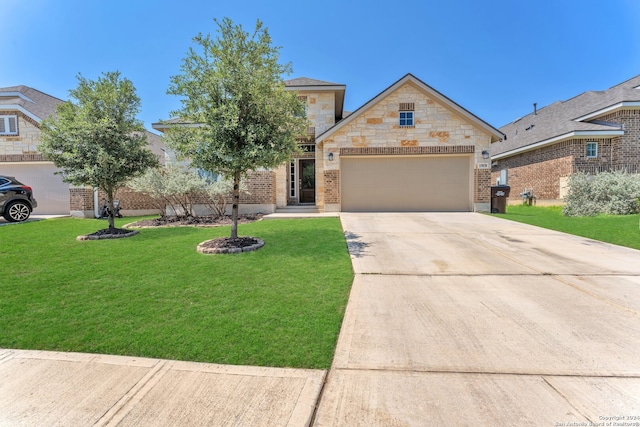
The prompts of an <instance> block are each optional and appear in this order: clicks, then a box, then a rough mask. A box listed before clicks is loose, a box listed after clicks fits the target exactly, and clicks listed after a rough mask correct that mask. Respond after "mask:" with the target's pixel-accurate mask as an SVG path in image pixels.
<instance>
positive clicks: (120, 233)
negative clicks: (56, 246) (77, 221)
mask: <svg viewBox="0 0 640 427" xmlns="http://www.w3.org/2000/svg"><path fill="white" fill-rule="evenodd" d="M139 232H140V231H138V230H129V229H126V228H103V229H102V230H98V231H96V232H94V233H91V234H85V235H83V236H78V237H76V240H104V239H122V238H124V237H131V236H135V235H136V234H138V233H139Z"/></svg>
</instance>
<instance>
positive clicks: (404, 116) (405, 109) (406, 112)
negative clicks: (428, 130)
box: [398, 102, 416, 127]
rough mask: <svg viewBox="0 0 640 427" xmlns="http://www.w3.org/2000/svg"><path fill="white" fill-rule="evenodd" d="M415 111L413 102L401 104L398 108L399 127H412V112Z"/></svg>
mask: <svg viewBox="0 0 640 427" xmlns="http://www.w3.org/2000/svg"><path fill="white" fill-rule="evenodd" d="M415 109H416V104H415V103H414V102H401V103H400V106H399V108H398V111H399V112H400V113H399V117H400V126H401V127H410V126H413V112H414V110H415Z"/></svg>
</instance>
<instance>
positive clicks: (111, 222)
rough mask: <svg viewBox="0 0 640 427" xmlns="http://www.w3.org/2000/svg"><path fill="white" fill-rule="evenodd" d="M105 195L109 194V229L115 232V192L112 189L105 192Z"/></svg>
mask: <svg viewBox="0 0 640 427" xmlns="http://www.w3.org/2000/svg"><path fill="white" fill-rule="evenodd" d="M105 193H107V207H108V208H109V218H108V220H109V229H110V230H113V229H114V228H116V225H115V220H114V215H115V209H114V207H113V197H114V193H115V191H114V190H113V189H112V188H110V189H108V190H107V191H105Z"/></svg>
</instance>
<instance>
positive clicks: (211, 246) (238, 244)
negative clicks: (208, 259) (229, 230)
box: [198, 237, 264, 254]
mask: <svg viewBox="0 0 640 427" xmlns="http://www.w3.org/2000/svg"><path fill="white" fill-rule="evenodd" d="M263 246H264V242H263V241H262V240H260V239H257V238H255V237H237V238H235V239H232V238H230V237H218V238H217V239H212V240H205V241H204V242H202V243H200V244H199V245H198V252H200V253H203V254H235V253H240V252H252V251H256V250H258V249H260V248H261V247H263Z"/></svg>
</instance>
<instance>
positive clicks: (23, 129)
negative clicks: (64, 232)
mask: <svg viewBox="0 0 640 427" xmlns="http://www.w3.org/2000/svg"><path fill="white" fill-rule="evenodd" d="M62 102H63V101H62V100H60V99H58V98H55V97H53V96H50V95H47V94H46V93H43V92H40V91H38V90H36V89H33V88H31V87H28V86H24V85H21V86H12V87H4V88H0V175H8V176H14V177H16V178H17V179H18V180H19V181H21V182H23V183H24V184H26V185H29V186H31V187H32V188H33V191H34V196H35V198H36V200H37V201H38V207H37V208H36V209H34V213H35V214H57V215H69V214H70V213H71V214H74V215H79V216H93V215H94V197H93V195H92V194H93V190H92V189H90V188H89V189H85V188H80V189H79V188H70V186H69V184H67V183H65V182H63V181H62V177H61V176H60V175H56V174H55V172H56V171H57V170H58V169H57V168H56V167H55V166H54V164H53V163H52V162H49V161H46V160H45V159H44V158H43V156H42V154H41V153H39V152H38V145H39V144H40V123H41V122H42V120H44V119H46V118H47V117H49V116H51V115H52V114H54V113H55V111H56V106H57V105H58V104H60V103H62ZM146 134H147V139H148V141H149V144H150V148H151V150H152V151H153V152H154V153H156V154H158V155H159V156H160V159H161V161H163V160H164V152H163V145H162V140H161V138H160V137H159V136H158V135H156V134H153V133H151V132H146ZM125 195H126V197H128V199H129V200H125V199H123V207H124V209H125V210H126V209H127V207H128V206H129V207H131V208H132V209H135V210H136V211H137V212H147V211H150V210H151V208H152V204H151V203H150V201H149V200H148V198H146V197H142V195H136V194H134V193H132V192H127V191H123V193H122V196H123V197H124V196H125ZM72 201H74V203H72Z"/></svg>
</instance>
